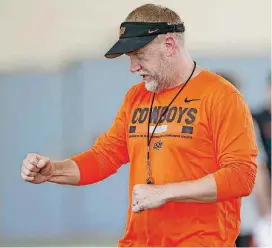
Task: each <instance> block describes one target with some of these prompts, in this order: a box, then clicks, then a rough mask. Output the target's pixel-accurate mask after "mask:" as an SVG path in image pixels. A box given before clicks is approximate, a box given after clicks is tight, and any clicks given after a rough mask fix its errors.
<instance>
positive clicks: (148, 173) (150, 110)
mask: <svg viewBox="0 0 272 248" xmlns="http://www.w3.org/2000/svg"><path fill="white" fill-rule="evenodd" d="M195 68H196V62H195V61H194V68H193V70H192V72H191V75H190V76H189V78H188V79H187V80H186V82H185V83H184V84H183V86H182V87H181V88H180V90H179V91H178V93H177V94H176V95H175V97H174V98H173V99H172V101H171V102H170V103H169V104H168V106H167V107H166V109H165V110H164V111H163V113H162V114H161V116H160V118H159V120H158V121H157V123H156V125H155V127H154V129H153V131H152V134H151V137H150V138H149V133H150V131H149V128H150V122H151V114H152V108H153V103H154V98H155V93H153V97H152V101H151V105H150V109H149V117H148V123H147V154H146V164H147V180H146V183H147V184H154V183H155V182H154V179H153V178H152V171H151V165H150V143H151V140H152V137H153V134H154V132H155V130H156V128H157V126H158V124H159V123H160V121H161V119H162V117H163V116H164V115H165V114H166V112H167V111H168V109H169V107H170V106H171V104H172V103H173V102H174V101H175V99H176V98H177V97H178V95H179V93H180V92H181V91H182V90H183V89H184V87H185V85H186V84H187V83H188V82H189V80H190V79H191V77H192V76H193V74H194V72H195Z"/></svg>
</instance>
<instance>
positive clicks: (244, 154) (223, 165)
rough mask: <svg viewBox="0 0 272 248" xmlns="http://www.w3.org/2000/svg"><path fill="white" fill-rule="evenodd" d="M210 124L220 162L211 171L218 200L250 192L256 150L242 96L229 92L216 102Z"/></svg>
mask: <svg viewBox="0 0 272 248" xmlns="http://www.w3.org/2000/svg"><path fill="white" fill-rule="evenodd" d="M210 125H211V129H212V136H213V141H214V149H215V154H216V158H217V163H218V165H219V169H218V170H217V171H216V172H215V173H214V177H215V181H216V186H217V199H218V201H220V200H228V199H232V198H238V197H242V196H247V195H249V194H250V193H251V192H252V189H253V187H254V183H255V178H256V170H257V164H256V156H257V154H258V149H257V145H256V137H255V133H254V127H253V120H252V115H251V113H250V110H249V108H248V106H247V104H246V103H245V101H244V99H243V98H242V97H241V95H239V94H238V93H237V92H232V93H229V94H228V95H226V96H225V97H224V98H223V99H221V100H220V101H219V102H218V103H216V104H215V105H214V109H213V111H212V113H211V121H210Z"/></svg>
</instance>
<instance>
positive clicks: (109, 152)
mask: <svg viewBox="0 0 272 248" xmlns="http://www.w3.org/2000/svg"><path fill="white" fill-rule="evenodd" d="M126 109H127V95H126V97H125V99H124V101H123V103H122V105H121V107H120V110H119V112H118V113H117V115H116V117H115V119H114V121H113V123H112V125H111V126H110V128H109V130H108V131H107V132H106V133H104V134H103V135H101V136H100V137H99V138H98V139H97V140H96V142H95V144H94V145H93V146H92V147H91V148H90V149H89V150H87V151H84V152H82V153H80V154H77V155H75V156H73V157H71V159H72V160H73V161H75V162H76V164H77V166H78V168H79V171H80V181H79V183H78V185H86V184H93V183H96V182H99V181H101V180H103V179H105V178H107V177H109V176H111V175H112V174H114V173H116V172H117V170H118V169H119V168H120V167H121V165H123V164H126V163H128V162H129V155H128V149H127V135H126Z"/></svg>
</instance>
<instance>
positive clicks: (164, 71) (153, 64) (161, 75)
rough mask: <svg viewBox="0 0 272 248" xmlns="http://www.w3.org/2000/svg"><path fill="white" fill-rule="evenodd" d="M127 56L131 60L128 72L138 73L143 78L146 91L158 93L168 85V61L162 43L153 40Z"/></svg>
mask: <svg viewBox="0 0 272 248" xmlns="http://www.w3.org/2000/svg"><path fill="white" fill-rule="evenodd" d="M127 55H128V56H129V57H130V60H131V65H130V71H131V72H138V74H139V75H140V76H142V77H143V81H144V83H145V87H146V89H147V90H148V91H153V92H158V91H161V90H163V89H165V87H166V86H167V85H168V84H169V81H170V60H169V57H167V56H166V53H165V49H164V47H163V43H162V42H159V41H156V40H154V41H153V42H151V43H149V44H148V45H146V46H145V47H143V48H141V49H138V50H136V51H135V52H133V53H129V54H127Z"/></svg>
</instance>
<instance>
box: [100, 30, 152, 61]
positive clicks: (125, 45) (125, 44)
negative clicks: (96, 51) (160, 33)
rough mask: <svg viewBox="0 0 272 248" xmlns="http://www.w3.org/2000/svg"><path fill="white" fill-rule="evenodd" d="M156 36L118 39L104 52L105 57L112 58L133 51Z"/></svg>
mask: <svg viewBox="0 0 272 248" xmlns="http://www.w3.org/2000/svg"><path fill="white" fill-rule="evenodd" d="M156 37H157V35H153V36H143V37H130V38H122V39H119V40H118V41H117V42H116V43H115V44H114V45H113V47H112V48H111V49H110V50H109V51H108V52H107V53H106V54H105V57H106V58H108V59H113V58H116V57H119V56H121V55H123V54H125V53H129V52H134V51H136V50H137V49H140V48H142V47H144V46H145V45H147V44H148V43H150V42H151V41H152V40H154V39H155V38H156Z"/></svg>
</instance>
